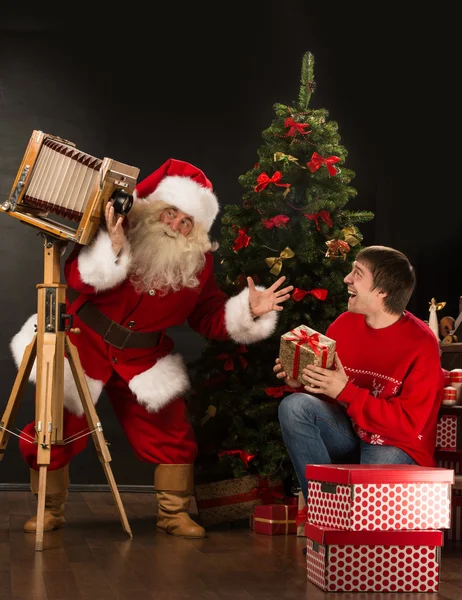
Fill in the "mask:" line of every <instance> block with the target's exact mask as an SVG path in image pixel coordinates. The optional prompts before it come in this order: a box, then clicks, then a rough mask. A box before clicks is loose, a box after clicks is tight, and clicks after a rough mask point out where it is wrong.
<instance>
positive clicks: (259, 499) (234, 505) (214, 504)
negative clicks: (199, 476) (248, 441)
mask: <svg viewBox="0 0 462 600" xmlns="http://www.w3.org/2000/svg"><path fill="white" fill-rule="evenodd" d="M283 497H284V485H283V483H282V482H281V480H280V479H276V478H270V477H268V478H260V477H259V476H258V475H245V476H244V477H238V478H236V479H226V480H223V481H216V482H213V483H202V484H199V485H196V486H195V498H196V504H197V509H198V513H199V516H200V519H201V522H202V524H203V525H204V526H205V527H208V526H210V525H216V524H218V523H231V522H233V521H238V520H240V519H248V518H249V517H250V515H251V514H252V512H253V510H254V507H255V506H257V505H259V504H271V503H273V502H276V501H277V500H280V499H282V498H283Z"/></svg>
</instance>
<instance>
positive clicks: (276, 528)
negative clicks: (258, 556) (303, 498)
mask: <svg viewBox="0 0 462 600" xmlns="http://www.w3.org/2000/svg"><path fill="white" fill-rule="evenodd" d="M297 511H298V508H297V506H295V505H293V504H292V505H287V504H266V505H265V504H262V505H260V506H256V507H255V511H254V515H253V519H252V520H251V529H254V530H255V533H263V534H265V535H289V534H295V533H297V525H296V522H295V519H296V516H297ZM252 525H253V526H252Z"/></svg>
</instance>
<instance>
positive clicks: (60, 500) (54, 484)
mask: <svg viewBox="0 0 462 600" xmlns="http://www.w3.org/2000/svg"><path fill="white" fill-rule="evenodd" d="M38 488H39V472H38V471H35V470H34V469H31V470H30V489H31V491H32V492H33V493H34V494H35V496H36V497H37V498H38ZM68 488H69V465H66V466H65V467H63V468H62V469H58V470H57V471H48V472H47V490H46V495H45V519H44V525H43V531H53V529H59V528H60V527H63V526H64V522H65V521H64V505H65V503H66V500H67V496H68V491H67V490H68ZM24 531H25V532H26V533H35V532H36V531H37V515H35V516H33V517H32V518H31V519H29V520H28V521H27V522H26V523H24Z"/></svg>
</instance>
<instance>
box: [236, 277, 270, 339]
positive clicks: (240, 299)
mask: <svg viewBox="0 0 462 600" xmlns="http://www.w3.org/2000/svg"><path fill="white" fill-rule="evenodd" d="M256 289H257V290H259V291H260V292H262V291H264V290H265V288H264V287H262V286H256ZM277 321H278V314H277V311H275V310H273V311H271V312H269V313H267V314H266V315H263V316H262V317H258V318H257V319H255V320H254V319H253V318H252V315H251V313H250V304H249V288H245V289H243V290H242V292H240V293H239V294H238V295H237V296H233V297H232V298H230V299H229V300H228V301H227V302H226V305H225V324H226V329H227V330H228V333H229V335H230V337H231V338H232V339H233V340H234V341H235V342H238V343H239V344H252V343H253V342H259V341H260V340H264V339H266V338H268V337H269V336H270V335H271V334H272V333H273V332H274V330H275V329H276V325H277Z"/></svg>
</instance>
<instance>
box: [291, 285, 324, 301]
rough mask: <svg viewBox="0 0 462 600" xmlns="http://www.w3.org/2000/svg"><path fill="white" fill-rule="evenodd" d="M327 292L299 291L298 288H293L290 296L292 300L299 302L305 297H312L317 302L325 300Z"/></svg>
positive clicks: (320, 290) (317, 289)
mask: <svg viewBox="0 0 462 600" xmlns="http://www.w3.org/2000/svg"><path fill="white" fill-rule="evenodd" d="M327 294H328V290H326V289H324V288H316V289H314V290H308V291H306V290H301V289H300V288H295V289H294V291H293V294H292V300H295V301H296V302H299V301H300V300H303V298H304V297H305V296H307V295H310V296H313V297H314V298H316V299H317V300H325V299H326V298H327Z"/></svg>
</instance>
